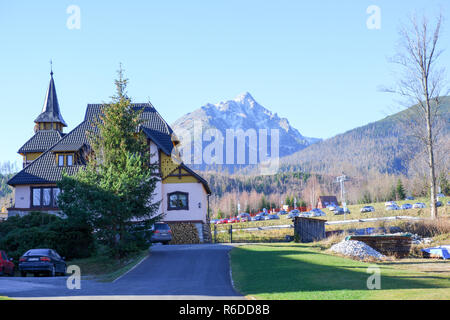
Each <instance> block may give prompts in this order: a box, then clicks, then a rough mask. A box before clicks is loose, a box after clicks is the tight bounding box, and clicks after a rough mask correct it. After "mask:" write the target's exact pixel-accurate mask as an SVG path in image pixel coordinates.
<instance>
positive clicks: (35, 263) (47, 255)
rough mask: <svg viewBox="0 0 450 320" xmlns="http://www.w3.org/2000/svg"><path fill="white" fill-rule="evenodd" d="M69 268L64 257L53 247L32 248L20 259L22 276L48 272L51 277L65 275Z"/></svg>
mask: <svg viewBox="0 0 450 320" xmlns="http://www.w3.org/2000/svg"><path fill="white" fill-rule="evenodd" d="M66 270H67V265H66V262H65V261H64V258H61V257H60V255H59V254H58V253H57V252H56V251H55V250H53V249H31V250H28V251H27V252H25V254H24V255H23V256H22V257H20V259H19V271H20V275H21V276H22V277H26V275H27V274H28V273H32V274H34V275H35V276H36V275H38V274H41V273H46V274H47V275H49V276H50V277H54V276H56V275H65V274H66Z"/></svg>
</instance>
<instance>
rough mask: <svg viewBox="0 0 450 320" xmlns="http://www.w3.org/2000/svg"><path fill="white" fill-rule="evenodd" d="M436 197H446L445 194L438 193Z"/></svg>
mask: <svg viewBox="0 0 450 320" xmlns="http://www.w3.org/2000/svg"><path fill="white" fill-rule="evenodd" d="M436 196H437V197H439V198H444V197H445V194H443V193H438V194H437V195H436Z"/></svg>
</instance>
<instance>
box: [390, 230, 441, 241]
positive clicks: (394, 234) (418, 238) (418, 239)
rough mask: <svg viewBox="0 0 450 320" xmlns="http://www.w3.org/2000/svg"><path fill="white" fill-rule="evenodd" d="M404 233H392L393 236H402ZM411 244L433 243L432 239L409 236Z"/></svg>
mask: <svg viewBox="0 0 450 320" xmlns="http://www.w3.org/2000/svg"><path fill="white" fill-rule="evenodd" d="M404 234H405V233H402V232H398V233H393V234H392V235H393V236H396V235H404ZM411 242H412V244H430V243H432V242H433V239H432V238H422V237H421V236H419V235H418V234H415V233H413V234H411Z"/></svg>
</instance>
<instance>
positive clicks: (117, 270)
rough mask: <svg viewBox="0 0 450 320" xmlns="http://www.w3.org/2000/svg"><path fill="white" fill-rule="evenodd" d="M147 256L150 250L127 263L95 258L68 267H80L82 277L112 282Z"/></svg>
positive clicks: (71, 262)
mask: <svg viewBox="0 0 450 320" xmlns="http://www.w3.org/2000/svg"><path fill="white" fill-rule="evenodd" d="M147 256H148V250H144V251H142V252H139V253H136V254H134V255H132V256H131V257H129V258H128V259H127V260H126V261H117V260H115V259H112V258H110V257H107V256H94V257H90V258H85V259H76V260H72V261H68V262H67V265H77V266H79V267H80V270H81V275H82V276H92V277H95V278H96V279H97V280H99V281H104V282H110V281H114V280H115V279H117V278H118V277H120V276H121V275H123V274H125V273H126V272H127V271H128V270H130V269H131V268H133V267H134V266H135V265H137V264H138V263H139V262H141V261H142V259H144V258H145V257H147Z"/></svg>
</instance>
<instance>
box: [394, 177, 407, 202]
mask: <svg viewBox="0 0 450 320" xmlns="http://www.w3.org/2000/svg"><path fill="white" fill-rule="evenodd" d="M396 194H397V200H404V199H405V198H406V192H405V188H404V187H403V183H402V180H401V179H398V181H397V188H396Z"/></svg>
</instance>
